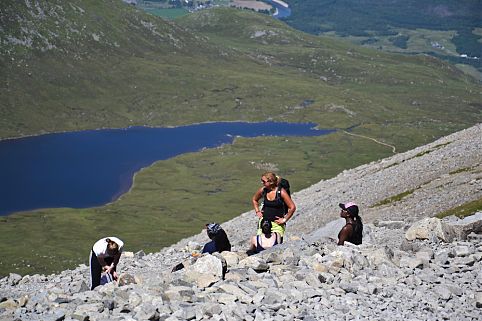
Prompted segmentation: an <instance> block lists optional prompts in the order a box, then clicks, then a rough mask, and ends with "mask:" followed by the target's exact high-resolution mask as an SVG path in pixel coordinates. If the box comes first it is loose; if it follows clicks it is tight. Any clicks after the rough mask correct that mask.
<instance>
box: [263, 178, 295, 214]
mask: <svg viewBox="0 0 482 321" xmlns="http://www.w3.org/2000/svg"><path fill="white" fill-rule="evenodd" d="M282 188H283V189H284V190H285V191H286V193H288V195H289V196H290V197H291V191H290V182H289V181H288V180H287V179H286V178H281V179H280V181H279V183H278V188H277V189H276V200H277V201H278V202H283V209H284V213H285V214H286V213H288V206H287V205H286V204H285V202H284V201H283V199H282V198H281V189H282ZM265 197H266V190H265V189H263V199H264V198H265Z"/></svg>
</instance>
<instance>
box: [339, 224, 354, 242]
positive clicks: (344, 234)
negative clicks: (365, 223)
mask: <svg viewBox="0 0 482 321" xmlns="http://www.w3.org/2000/svg"><path fill="white" fill-rule="evenodd" d="M351 233H353V226H351V225H350V224H347V225H345V226H343V228H342V229H341V231H340V233H339V234H338V245H344V244H345V241H346V240H348V238H349V237H350V235H351Z"/></svg>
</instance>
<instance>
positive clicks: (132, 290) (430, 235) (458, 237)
mask: <svg viewBox="0 0 482 321" xmlns="http://www.w3.org/2000/svg"><path fill="white" fill-rule="evenodd" d="M481 137H482V130H481V126H480V125H478V126H475V127H472V128H470V129H467V130H465V131H462V132H459V133H456V134H453V135H451V136H448V137H445V138H443V139H441V140H439V141H437V142H434V143H432V144H430V145H427V146H423V147H420V148H418V149H416V150H414V151H409V152H407V153H403V154H397V155H395V156H393V157H391V158H388V159H384V160H381V161H378V162H374V163H371V164H367V165H364V166H360V167H358V168H355V169H352V170H349V171H345V172H343V173H341V174H340V175H338V176H337V177H335V178H333V179H331V180H327V181H322V182H320V183H318V184H315V185H314V186H312V187H310V188H308V189H307V190H304V191H301V192H298V193H295V195H294V200H295V201H296V203H297V205H298V208H299V210H298V212H297V213H296V214H295V216H294V218H293V220H292V221H290V222H289V226H288V234H287V236H286V242H285V243H284V244H282V245H279V246H275V247H273V248H272V249H269V250H267V251H265V252H263V253H261V254H257V255H254V256H249V257H248V256H247V255H246V253H245V250H246V249H247V240H248V238H249V236H250V234H251V233H254V226H255V218H254V213H253V212H249V213H244V214H242V215H241V216H239V217H238V218H236V219H233V220H231V221H229V222H225V223H223V228H224V229H225V230H226V231H227V233H228V235H229V236H230V239H231V241H232V242H231V243H232V244H233V251H232V252H223V253H220V254H215V255H209V254H208V255H202V256H199V255H198V253H199V249H200V248H201V246H202V244H203V243H204V242H206V241H207V240H208V239H207V236H206V235H205V234H204V233H200V234H199V235H195V236H192V237H190V238H188V239H185V240H183V241H181V242H179V243H177V244H174V245H172V246H170V247H168V248H164V249H162V250H161V251H160V252H158V253H151V254H145V253H144V252H142V251H140V252H138V253H131V252H128V253H124V255H123V257H122V259H121V262H120V264H119V270H120V272H121V278H120V280H119V282H118V283H109V284H107V285H104V286H100V287H98V288H96V289H95V290H94V291H90V290H89V288H88V285H87V282H88V277H89V272H88V267H87V266H85V265H82V266H79V267H78V268H76V269H75V270H68V271H64V272H62V273H60V274H57V275H48V276H45V275H27V276H23V277H22V276H20V275H16V274H10V275H9V276H8V277H6V278H3V279H2V280H1V281H0V320H1V321H3V320H207V319H214V320H340V319H347V320H351V319H369V320H444V319H447V320H452V319H457V320H480V315H481V312H482V291H481V290H480V289H482V273H481V271H482V263H481V262H482V236H481V234H480V225H481V224H482V221H481V215H482V213H480V212H479V213H477V214H476V215H474V216H472V217H469V218H466V219H464V220H459V219H457V218H454V217H452V218H449V219H443V220H439V219H436V218H434V217H433V216H434V215H435V214H437V213H438V212H440V211H443V210H446V209H450V208H452V207H455V206H457V205H460V204H464V203H466V202H469V201H472V200H475V199H480V198H481V196H482V183H481V182H482V174H481V173H482V168H481V159H482V157H481V150H482V149H481V147H482V146H481ZM407 191H410V193H404V192H407ZM402 193H403V195H404V196H403V197H402V196H400V195H401V194H402ZM393 196H397V197H393ZM390 197H392V198H390ZM349 200H354V201H356V202H358V203H359V204H360V208H361V215H362V217H363V218H364V220H365V228H364V238H363V240H364V242H363V244H362V245H359V246H355V245H351V244H349V243H347V245H346V246H337V245H336V242H335V240H336V235H337V233H338V230H339V228H340V223H342V221H341V222H340V221H339V220H336V218H337V213H338V209H337V204H338V202H340V201H349ZM387 200H388V201H387ZM327 223H328V224H327ZM249 226H253V229H249V228H247V227H249ZM193 254H194V255H193ZM181 262H182V263H183V265H184V268H183V269H180V270H178V271H175V272H172V268H173V267H174V266H176V265H177V264H178V263H181Z"/></svg>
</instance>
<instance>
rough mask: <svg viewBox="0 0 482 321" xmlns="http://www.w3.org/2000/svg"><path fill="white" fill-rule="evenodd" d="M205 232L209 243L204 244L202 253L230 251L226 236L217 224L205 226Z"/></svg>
mask: <svg viewBox="0 0 482 321" xmlns="http://www.w3.org/2000/svg"><path fill="white" fill-rule="evenodd" d="M206 230H207V233H208V237H209V238H210V239H211V241H210V242H208V243H206V244H205V245H204V247H203V249H202V253H209V254H212V253H214V252H219V253H221V252H223V251H231V243H229V239H228V236H227V234H226V232H225V231H224V230H223V228H222V227H221V225H219V224H218V223H209V224H206Z"/></svg>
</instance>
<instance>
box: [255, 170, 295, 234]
mask: <svg viewBox="0 0 482 321" xmlns="http://www.w3.org/2000/svg"><path fill="white" fill-rule="evenodd" d="M282 180H283V179H281V178H279V177H278V176H276V174H275V173H273V172H266V173H264V174H263V175H262V176H261V183H262V184H263V186H262V187H261V188H260V189H258V190H257V191H256V193H255V194H254V195H253V198H252V203H253V207H254V210H255V212H256V215H257V216H258V217H259V219H260V220H259V222H258V232H257V235H260V234H261V233H262V231H261V228H260V223H261V219H262V218H265V219H267V220H269V221H271V223H272V230H271V231H272V232H277V233H279V235H280V237H281V243H283V237H284V234H285V230H286V222H288V221H289V220H290V218H291V217H292V216H293V213H294V212H295V211H296V205H295V203H293V200H292V199H291V197H290V195H289V194H288V192H287V191H286V189H285V188H284V187H282V186H280V185H281V184H280V182H281V181H282ZM285 181H286V180H285ZM286 182H287V181H286ZM261 198H262V199H263V207H262V208H261V206H260V202H259V200H260V199H261Z"/></svg>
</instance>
